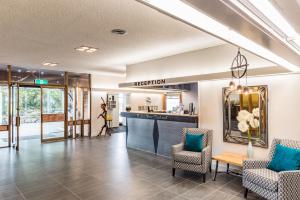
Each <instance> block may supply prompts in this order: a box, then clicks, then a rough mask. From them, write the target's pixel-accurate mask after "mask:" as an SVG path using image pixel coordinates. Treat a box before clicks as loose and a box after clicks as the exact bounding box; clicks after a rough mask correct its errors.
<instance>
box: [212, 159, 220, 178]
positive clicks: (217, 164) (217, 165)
mask: <svg viewBox="0 0 300 200" xmlns="http://www.w3.org/2000/svg"><path fill="white" fill-rule="evenodd" d="M218 167H219V161H218V160H216V171H215V176H214V179H213V181H216V178H217V173H218Z"/></svg>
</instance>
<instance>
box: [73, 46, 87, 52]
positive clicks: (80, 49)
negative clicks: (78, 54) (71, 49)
mask: <svg viewBox="0 0 300 200" xmlns="http://www.w3.org/2000/svg"><path fill="white" fill-rule="evenodd" d="M88 49H89V47H84V46H82V47H77V48H75V50H77V51H86V50H88Z"/></svg>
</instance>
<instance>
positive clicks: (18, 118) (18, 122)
mask: <svg viewBox="0 0 300 200" xmlns="http://www.w3.org/2000/svg"><path fill="white" fill-rule="evenodd" d="M20 125H21V117H16V126H20Z"/></svg>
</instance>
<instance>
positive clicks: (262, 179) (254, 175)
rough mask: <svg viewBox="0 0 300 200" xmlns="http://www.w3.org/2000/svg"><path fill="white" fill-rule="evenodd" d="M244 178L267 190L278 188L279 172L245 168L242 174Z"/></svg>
mask: <svg viewBox="0 0 300 200" xmlns="http://www.w3.org/2000/svg"><path fill="white" fill-rule="evenodd" d="M243 176H244V178H245V180H247V181H249V182H251V183H254V184H256V185H259V186H260V187H263V188H265V189H268V190H272V191H277V190H278V179H279V174H278V173H277V172H274V171H272V170H269V169H246V170H244V174H243Z"/></svg>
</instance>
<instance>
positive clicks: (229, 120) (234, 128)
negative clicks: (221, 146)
mask: <svg viewBox="0 0 300 200" xmlns="http://www.w3.org/2000/svg"><path fill="white" fill-rule="evenodd" d="M249 89H250V91H251V92H250V93H249V94H242V93H239V92H238V91H235V90H234V91H233V90H230V89H229V88H223V140H224V142H231V143H239V144H248V136H249V135H248V134H250V136H251V141H252V144H253V145H254V146H258V147H264V148H267V147H268V131H267V130H268V123H267V122H268V118H267V113H268V112H267V111H268V110H267V107H268V99H267V97H268V94H267V86H251V87H249ZM241 110H246V111H248V112H250V113H252V112H253V110H254V111H257V116H258V122H259V125H258V127H257V128H252V127H251V126H249V127H250V128H249V131H245V132H242V131H240V129H239V128H238V120H237V116H238V113H239V112H240V111H241Z"/></svg>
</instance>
